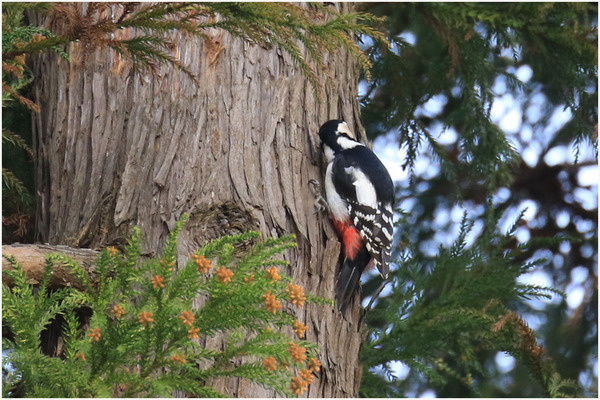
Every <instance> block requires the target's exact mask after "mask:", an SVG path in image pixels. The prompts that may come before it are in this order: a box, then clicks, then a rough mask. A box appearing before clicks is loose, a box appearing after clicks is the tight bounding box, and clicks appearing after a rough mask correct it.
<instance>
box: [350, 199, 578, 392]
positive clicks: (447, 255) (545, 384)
mask: <svg viewBox="0 0 600 400" xmlns="http://www.w3.org/2000/svg"><path fill="white" fill-rule="evenodd" d="M488 207H489V208H488V211H487V213H486V219H487V221H486V224H485V228H484V231H483V233H482V234H480V235H479V236H478V237H477V239H476V240H475V242H474V243H473V244H472V245H469V246H467V236H468V234H469V232H470V230H471V228H472V224H471V223H470V222H469V221H468V220H467V218H466V215H465V216H464V217H463V221H462V224H461V229H460V235H459V237H458V239H456V241H455V242H454V244H453V245H452V246H451V247H450V248H445V247H440V249H439V254H438V255H437V256H436V257H435V258H433V259H432V260H431V261H430V262H429V263H425V262H423V260H420V259H418V258H417V257H413V254H417V252H416V251H414V249H410V247H409V248H407V249H406V251H405V252H404V253H403V255H402V258H401V259H400V260H399V261H398V265H399V268H397V269H396V270H395V271H394V272H393V279H394V282H398V284H397V286H395V288H394V290H393V292H392V294H391V295H389V296H387V297H385V298H383V299H380V300H379V301H378V303H377V305H376V306H375V307H374V308H373V309H372V310H371V311H370V312H369V313H368V314H367V324H368V325H369V326H370V327H371V332H370V335H369V339H368V342H367V344H366V345H365V347H364V348H363V352H362V353H361V356H362V361H363V362H364V363H365V364H366V365H368V366H370V367H371V368H373V367H375V368H374V369H370V370H369V371H366V372H365V374H366V375H365V379H364V381H363V385H362V387H361V395H363V396H365V397H397V396H399V395H400V396H402V395H404V393H405V390H406V389H407V388H406V387H404V386H403V382H401V381H398V380H397V379H396V377H395V376H394V371H393V368H391V364H390V363H391V362H393V361H402V362H403V363H405V364H406V365H407V366H409V367H410V368H411V370H413V373H419V374H421V376H422V377H424V378H425V379H427V382H428V384H429V385H430V386H433V387H437V388H442V387H444V386H445V385H447V384H448V383H449V382H453V383H455V382H458V383H459V384H460V385H461V386H463V387H464V388H465V389H467V390H469V391H470V393H471V394H472V395H478V394H480V393H479V389H478V382H479V381H480V380H481V378H483V377H484V376H485V373H486V371H485V368H484V365H483V364H482V359H481V354H483V353H486V352H487V353H492V354H493V353H495V352H498V351H504V352H507V353H509V354H511V355H513V356H514V357H515V358H516V359H518V360H520V361H522V362H523V363H524V364H525V365H526V366H527V367H528V369H529V372H530V374H531V376H532V378H533V379H534V380H535V381H536V382H537V383H538V384H539V385H540V386H541V387H542V389H543V391H544V393H545V394H546V396H552V397H562V396H574V395H575V394H576V389H577V387H578V386H577V384H576V383H575V382H574V381H568V380H563V379H562V378H561V377H560V375H559V374H558V373H557V371H556V367H555V366H554V365H553V363H552V360H550V359H549V358H548V357H546V356H545V354H544V350H543V348H542V347H541V346H540V345H539V344H538V342H537V340H536V336H535V333H534V332H533V331H532V330H531V329H530V328H529V327H528V326H527V324H526V323H525V322H524V321H523V320H522V319H521V318H520V317H519V316H518V315H517V314H516V313H514V312H513V311H512V310H513V309H514V307H515V305H516V304H517V303H519V302H520V301H522V300H523V299H528V298H532V297H537V298H550V297H551V296H552V295H561V296H564V294H562V293H560V292H559V291H557V290H555V289H552V288H550V287H542V286H536V285H528V284H522V283H518V282H517V278H518V277H519V276H521V275H522V274H525V273H527V272H529V271H531V270H532V269H533V268H534V267H536V266H537V265H539V264H541V263H544V262H545V260H543V259H534V260H532V259H527V257H526V256H525V257H524V255H525V254H527V253H528V252H529V251H532V250H535V249H536V248H539V247H540V246H544V245H547V244H548V242H549V241H554V242H560V241H564V240H569V239H568V238H564V237H559V238H554V239H545V240H532V241H530V242H527V243H524V244H520V245H515V244H514V233H515V230H516V228H517V227H518V226H519V224H520V223H521V218H522V216H523V213H522V214H521V216H519V218H518V220H517V221H516V222H515V224H514V225H513V227H512V228H511V229H510V230H509V232H507V233H506V234H500V233H498V232H497V230H496V229H495V227H496V226H497V223H498V220H497V217H496V216H495V215H496V214H497V211H495V210H493V207H492V206H491V205H489V204H488Z"/></svg>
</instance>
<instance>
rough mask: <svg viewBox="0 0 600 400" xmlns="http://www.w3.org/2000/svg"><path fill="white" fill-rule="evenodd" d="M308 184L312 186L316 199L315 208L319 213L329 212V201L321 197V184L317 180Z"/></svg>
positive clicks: (312, 180)
mask: <svg viewBox="0 0 600 400" xmlns="http://www.w3.org/2000/svg"><path fill="white" fill-rule="evenodd" d="M308 183H309V184H310V185H311V188H312V192H313V196H314V197H315V208H316V209H317V213H319V212H321V211H324V210H327V209H328V206H327V201H326V200H325V199H324V198H323V196H321V183H320V182H319V181H318V180H316V179H311V180H309V181H308Z"/></svg>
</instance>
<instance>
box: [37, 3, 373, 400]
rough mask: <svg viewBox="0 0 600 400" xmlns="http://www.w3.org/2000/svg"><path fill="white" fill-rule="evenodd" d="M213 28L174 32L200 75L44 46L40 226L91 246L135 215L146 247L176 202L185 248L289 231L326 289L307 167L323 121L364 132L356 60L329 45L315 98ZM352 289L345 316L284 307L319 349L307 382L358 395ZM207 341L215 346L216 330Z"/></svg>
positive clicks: (328, 265) (298, 276)
mask: <svg viewBox="0 0 600 400" xmlns="http://www.w3.org/2000/svg"><path fill="white" fill-rule="evenodd" d="M338 7H343V8H348V7H349V6H348V4H343V5H338ZM209 34H211V35H212V36H213V38H214V41H213V43H212V44H211V46H206V45H205V44H204V42H203V41H202V40H199V39H198V38H192V37H189V36H185V35H180V36H178V37H177V39H176V42H177V47H178V48H177V51H178V52H179V54H180V56H181V60H182V61H183V63H184V64H185V65H189V67H190V69H191V70H192V71H193V72H194V73H195V74H197V76H198V77H199V81H200V85H199V86H194V84H193V83H192V82H191V81H190V79H189V78H188V77H187V76H185V75H184V74H182V73H179V72H174V71H172V70H169V69H167V68H164V69H162V70H161V72H160V76H159V77H158V78H153V77H151V76H142V75H139V74H138V73H134V72H132V71H130V70H129V69H128V67H127V66H124V65H123V64H122V62H121V61H120V60H119V59H118V58H116V57H115V56H114V55H113V54H112V53H111V52H110V51H109V50H105V51H98V52H96V53H95V54H93V55H92V56H90V57H88V58H87V59H86V63H85V65H84V66H83V67H82V66H79V67H78V66H77V65H73V63H72V64H71V65H70V64H68V63H67V62H66V61H64V60H62V59H59V58H57V57H56V56H54V55H51V54H46V55H43V56H41V57H39V58H37V59H36V61H35V65H34V70H35V74H36V77H39V78H40V79H38V80H36V83H35V85H34V93H35V100H36V102H37V103H38V104H39V105H40V106H41V107H42V112H41V113H40V114H39V115H37V116H36V117H35V122H34V125H35V131H36V133H35V139H36V140H35V150H36V153H37V158H36V160H37V166H36V171H37V191H38V193H39V194H40V196H41V198H40V207H38V214H37V234H38V240H40V241H42V242H49V243H53V244H59V243H60V244H66V245H69V246H74V247H91V248H98V247H102V246H107V245H113V244H116V245H118V244H119V243H122V242H123V240H124V238H126V237H127V235H128V233H129V232H130V230H131V228H132V227H133V226H134V225H138V226H140V227H141V229H142V232H143V235H144V244H143V248H144V249H145V251H147V254H148V255H152V254H155V253H156V252H159V251H160V250H161V249H162V245H163V243H164V240H165V239H166V237H167V235H168V233H169V231H170V230H171V229H172V228H173V226H174V224H175V221H176V220H177V219H179V217H180V216H181V214H182V213H184V212H185V213H189V214H190V216H191V218H190V221H189V223H188V224H187V225H186V227H185V229H184V231H183V232H182V234H181V236H180V238H181V240H180V261H183V260H184V259H185V258H186V257H187V256H188V255H189V254H190V253H191V252H192V251H193V250H194V249H195V248H196V247H198V246H199V245H201V244H203V243H205V242H206V241H207V240H210V239H212V238H215V237H219V236H222V235H225V234H235V233H240V232H243V231H247V230H249V229H255V230H259V231H260V232H262V233H263V234H264V235H265V236H274V237H278V236H281V235H283V234H288V233H294V234H296V239H297V243H298V247H297V248H296V249H294V250H290V251H288V252H287V253H286V254H285V258H286V259H288V260H289V261H290V262H291V267H290V268H289V270H288V271H287V272H288V273H289V274H290V275H291V276H292V277H293V279H294V281H295V282H296V283H298V284H299V285H301V286H303V287H304V288H305V290H306V291H308V292H311V293H314V294H316V295H319V296H323V297H326V298H330V299H333V296H334V283H335V275H336V272H337V261H338V256H339V251H340V246H339V242H338V240H337V237H336V235H335V233H334V231H333V229H332V227H331V225H330V222H329V220H328V218H327V216H326V215H316V214H315V208H314V198H313V196H312V193H311V190H310V187H309V185H308V181H309V180H310V179H318V180H322V173H321V166H322V160H321V155H320V151H319V139H318V134H317V132H318V128H319V126H320V125H321V124H322V123H323V122H325V121H327V120H329V119H332V118H342V119H344V120H346V121H347V122H348V124H349V126H351V127H354V128H355V131H356V132H360V133H361V134H364V132H363V130H362V127H361V126H360V123H359V120H358V116H359V104H358V101H357V80H358V67H357V65H356V63H355V61H354V60H353V59H352V58H351V57H350V56H349V55H348V54H346V53H345V52H343V51H340V52H339V53H338V54H332V55H329V56H328V64H329V66H330V70H329V74H330V76H331V79H329V80H327V86H326V88H325V90H324V96H323V97H322V99H321V101H320V102H319V101H317V98H316V97H315V94H314V91H313V89H312V87H311V86H310V84H309V83H308V81H307V80H306V79H305V78H304V76H303V75H302V74H301V73H300V71H299V70H298V69H297V68H296V66H295V65H294V63H293V62H292V61H291V60H290V59H289V57H288V56H286V55H285V54H282V53H281V52H280V51H279V50H277V49H272V50H268V49H264V48H261V47H258V46H251V45H248V44H247V43H245V42H243V41H242V40H239V39H236V38H232V37H231V36H230V35H228V34H226V33H223V32H220V31H212V32H209ZM216 42H218V43H219V44H218V46H219V48H220V51H219V49H217V50H215V47H214V44H215V43H216ZM78 51H79V47H78V45H77V44H73V45H71V47H70V48H69V53H70V55H71V58H72V59H73V61H75V64H77V60H78V55H77V53H78ZM358 303H359V301H358V296H357V299H356V300H355V302H354V304H353V306H352V307H351V308H350V309H349V310H348V311H347V315H346V318H347V320H346V319H344V318H343V317H342V315H341V314H340V313H339V312H338V311H337V310H334V309H333V308H332V307H330V306H316V305H308V306H305V307H304V308H303V309H302V310H301V311H297V310H293V311H294V312H296V314H297V316H298V319H299V320H300V321H302V322H305V323H306V325H307V326H308V328H309V329H308V332H307V339H308V340H311V341H315V342H316V343H318V344H319V351H320V357H321V361H322V363H323V368H322V370H321V372H320V373H318V375H319V376H318V378H316V379H315V380H314V381H313V383H312V384H311V385H310V388H309V391H308V393H307V395H308V396H310V397H355V396H357V394H358V387H359V384H360V379H361V375H362V369H361V367H360V366H359V361H358V355H359V351H360V347H361V333H362V332H361V329H360V327H359V324H358V313H359V304H358ZM199 304H200V302H199ZM199 304H198V305H199ZM206 346H210V347H212V348H221V346H222V340H221V338H219V337H217V338H214V339H213V338H211V339H209V340H208V341H207V342H206ZM213 384H214V385H215V387H216V388H217V389H219V390H222V391H223V392H224V393H226V394H228V395H231V396H240V397H273V396H274V393H273V392H271V391H267V390H265V389H264V388H262V387H260V386H258V385H255V384H252V383H249V382H247V381H244V380H238V379H229V380H227V381H219V382H213Z"/></svg>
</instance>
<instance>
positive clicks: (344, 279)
mask: <svg viewBox="0 0 600 400" xmlns="http://www.w3.org/2000/svg"><path fill="white" fill-rule="evenodd" d="M370 259H371V256H370V255H369V252H368V251H367V249H366V247H364V246H363V247H362V248H361V249H360V251H359V252H358V254H357V255H356V257H354V259H350V258H344V262H343V263H342V266H341V268H340V273H339V274H338V280H337V285H336V293H335V302H336V304H337V308H338V310H340V311H341V312H342V314H345V312H346V308H347V307H348V305H350V303H351V302H352V298H353V297H354V293H356V289H357V288H358V286H359V282H360V276H361V275H362V273H363V271H364V269H365V267H366V266H367V264H368V263H369V261H370Z"/></svg>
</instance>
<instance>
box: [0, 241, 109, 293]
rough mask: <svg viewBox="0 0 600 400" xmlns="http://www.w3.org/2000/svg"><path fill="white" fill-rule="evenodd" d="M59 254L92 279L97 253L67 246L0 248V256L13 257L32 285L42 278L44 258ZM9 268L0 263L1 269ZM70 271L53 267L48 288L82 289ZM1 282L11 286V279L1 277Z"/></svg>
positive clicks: (23, 245)
mask: <svg viewBox="0 0 600 400" xmlns="http://www.w3.org/2000/svg"><path fill="white" fill-rule="evenodd" d="M52 253H55V254H61V255H65V256H67V257H70V258H72V259H73V260H75V261H77V262H78V263H79V264H81V265H82V266H83V268H84V269H85V270H86V271H88V273H90V276H91V277H92V278H93V265H94V263H95V262H96V258H97V257H98V252H96V251H94V250H91V249H74V248H72V247H67V246H62V245H58V246H50V245H41V244H11V245H5V246H2V255H3V256H8V257H14V258H15V259H16V260H17V262H18V263H19V265H20V266H21V268H22V269H23V271H24V272H25V273H26V274H27V279H28V280H29V282H30V283H31V284H32V285H37V284H39V283H40V282H41V281H42V277H43V276H44V269H45V268H44V267H45V264H46V256H47V255H48V254H52ZM8 268H11V266H10V264H9V263H7V262H3V263H2V269H3V270H4V269H8ZM70 271H71V269H70V268H68V267H63V266H61V265H54V266H53V268H52V276H51V278H50V283H49V285H50V287H51V288H53V289H56V288H60V287H65V286H72V287H75V288H77V289H83V286H82V285H81V282H80V281H78V280H77V279H76V278H74V277H73V275H72V274H71V272H70ZM2 282H4V283H6V284H7V285H8V286H11V285H12V279H11V278H9V277H6V276H4V275H2Z"/></svg>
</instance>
